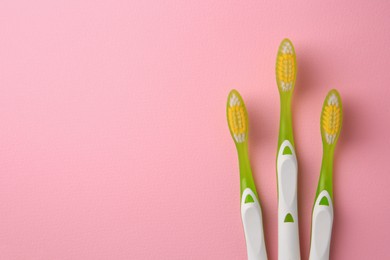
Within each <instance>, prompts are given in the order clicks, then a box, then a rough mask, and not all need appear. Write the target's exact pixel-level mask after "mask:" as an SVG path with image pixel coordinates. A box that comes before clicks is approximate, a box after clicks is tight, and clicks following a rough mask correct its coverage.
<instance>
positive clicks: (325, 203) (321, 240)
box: [309, 190, 333, 260]
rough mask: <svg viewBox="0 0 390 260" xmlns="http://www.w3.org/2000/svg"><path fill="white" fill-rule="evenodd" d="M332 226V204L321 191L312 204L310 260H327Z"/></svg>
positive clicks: (327, 195)
mask: <svg viewBox="0 0 390 260" xmlns="http://www.w3.org/2000/svg"><path fill="white" fill-rule="evenodd" d="M332 226H333V204H332V199H331V197H330V195H329V193H328V192H327V191H326V190H323V191H322V192H321V193H320V194H319V195H318V197H317V199H316V202H315V204H314V209H313V216H312V227H311V244H310V256H309V259H310V260H328V259H329V251H330V239H331V236H332Z"/></svg>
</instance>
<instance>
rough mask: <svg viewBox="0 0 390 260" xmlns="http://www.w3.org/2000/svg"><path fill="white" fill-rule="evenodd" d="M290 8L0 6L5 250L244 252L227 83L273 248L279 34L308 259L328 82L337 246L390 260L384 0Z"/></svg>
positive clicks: (231, 255)
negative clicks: (291, 76)
mask: <svg viewBox="0 0 390 260" xmlns="http://www.w3.org/2000/svg"><path fill="white" fill-rule="evenodd" d="M292 2H293V1H269V2H268V3H265V2H264V1H260V0H257V1H254V0H248V1H203V2H202V3H200V2H199V1H192V0H191V1H188V0H186V1H182V0H171V1H166V0H161V1H138V2H135V1H108V0H106V1H92V0H91V1H75V0H74V1H49V0H38V1H2V2H1V4H0V20H1V22H0V24H1V26H0V259H2V260H3V259H6V260H8V259H12V260H14V259H245V258H246V249H245V242H244V235H243V229H242V226H241V219H240V202H239V177H238V176H239V175H238V165H237V155H236V151H235V148H234V144H233V141H232V139H231V137H230V134H229V131H228V127H227V123H226V117H225V104H226V98H227V94H228V92H229V90H230V89H231V88H237V89H238V90H239V91H240V92H241V94H242V96H243V98H244V99H245V101H246V104H247V108H248V112H249V119H250V155H251V158H252V165H253V171H254V176H255V179H256V184H257V187H258V190H259V194H260V197H261V200H262V205H263V211H264V221H265V231H266V233H265V237H266V242H267V249H268V255H269V259H277V222H276V220H277V193H276V174H275V155H276V145H277V134H278V124H279V94H278V91H277V87H276V83H275V76H274V66H275V56H276V51H277V47H278V45H279V43H280V41H281V40H282V39H283V38H284V37H289V38H290V39H291V40H292V41H293V43H294V45H295V48H296V52H297V55H298V56H297V57H298V58H297V60H298V70H299V72H298V79H297V85H296V88H295V93H294V102H293V114H294V129H295V141H296V147H297V153H298V156H299V167H300V171H299V217H300V219H299V224H300V240H301V255H302V259H307V258H308V253H309V240H310V221H311V219H310V217H311V208H312V204H313V200H314V195H315V190H316V186H317V180H318V176H319V169H320V163H321V157H322V148H321V147H322V143H321V138H320V129H319V116H320V111H321V106H322V102H323V99H324V97H325V95H326V93H327V91H328V90H330V89H331V88H337V89H338V90H339V91H340V93H341V95H342V98H343V102H344V125H343V131H342V134H341V137H340V139H339V143H338V147H337V148H338V149H337V153H336V161H335V169H334V176H335V179H334V185H335V191H334V196H335V222H334V229H333V231H334V232H333V238H332V247H331V258H332V259H343V260H345V259H389V258H390V250H389V246H388V243H389V242H390V233H389V217H390V216H389V213H390V203H389V200H388V198H389V196H390V190H389V181H390V174H389V173H390V170H389V155H390V149H389V148H390V137H389V128H390V121H389V120H390V110H389V98H390V90H389V89H390V71H389V68H390V49H389V46H390V30H389V25H390V15H389V13H390V2H389V1H386V0H384V1H363V0H355V1H333V0H331V1H294V3H292ZM374 2H375V3H374Z"/></svg>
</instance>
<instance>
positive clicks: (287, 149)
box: [283, 146, 292, 155]
mask: <svg viewBox="0 0 390 260" xmlns="http://www.w3.org/2000/svg"><path fill="white" fill-rule="evenodd" d="M285 154H292V151H291V149H290V147H288V146H286V147H284V149H283V155H285Z"/></svg>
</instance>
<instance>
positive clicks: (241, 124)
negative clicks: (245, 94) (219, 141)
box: [228, 94, 247, 143]
mask: <svg viewBox="0 0 390 260" xmlns="http://www.w3.org/2000/svg"><path fill="white" fill-rule="evenodd" d="M228 120H229V126H230V130H231V132H232V133H233V137H234V139H235V140H236V142H237V143H243V142H244V141H245V140H246V132H247V125H246V122H247V121H246V120H247V119H246V111H245V107H244V105H243V104H241V102H240V99H239V98H238V97H237V96H236V95H235V94H232V95H231V97H230V99H229V107H228Z"/></svg>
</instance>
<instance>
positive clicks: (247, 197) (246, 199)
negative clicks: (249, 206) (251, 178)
mask: <svg viewBox="0 0 390 260" xmlns="http://www.w3.org/2000/svg"><path fill="white" fill-rule="evenodd" d="M254 202H255V201H254V200H253V198H252V196H251V195H249V194H248V195H246V197H245V203H254Z"/></svg>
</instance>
